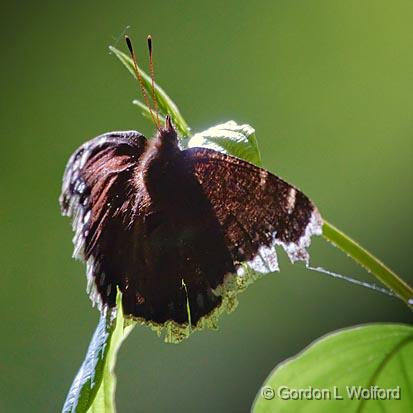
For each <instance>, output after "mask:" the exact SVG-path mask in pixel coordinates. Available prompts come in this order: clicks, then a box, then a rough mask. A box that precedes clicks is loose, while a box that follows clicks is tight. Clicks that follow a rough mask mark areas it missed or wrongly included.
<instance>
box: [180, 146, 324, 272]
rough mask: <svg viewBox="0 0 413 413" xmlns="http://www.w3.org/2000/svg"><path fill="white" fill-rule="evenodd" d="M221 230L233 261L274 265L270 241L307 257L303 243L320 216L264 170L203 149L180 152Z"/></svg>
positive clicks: (264, 268) (295, 256)
mask: <svg viewBox="0 0 413 413" xmlns="http://www.w3.org/2000/svg"><path fill="white" fill-rule="evenodd" d="M184 153H185V157H186V158H187V160H188V162H191V163H192V165H193V169H194V173H195V175H196V177H197V179H198V182H199V183H200V185H201V186H202V188H203V191H204V193H205V196H206V197H207V198H208V200H209V202H210V204H211V206H212V208H213V210H214V212H215V214H216V216H217V218H218V220H219V222H220V224H221V227H222V229H223V231H224V233H225V238H226V241H227V246H228V248H229V250H230V252H231V255H232V257H233V259H234V261H235V263H236V264H240V263H242V262H245V261H247V262H249V264H250V266H251V267H252V268H253V269H254V270H258V271H260V272H269V271H274V270H277V269H278V264H277V257H276V254H275V248H274V247H275V245H277V244H279V245H282V246H283V247H284V249H285V250H286V252H287V253H288V255H289V257H290V259H291V260H292V261H297V260H303V261H308V253H307V251H306V248H307V247H308V246H309V243H310V238H311V236H312V235H313V234H321V225H322V220H321V217H320V215H319V213H318V211H317V209H316V207H315V206H314V204H313V203H312V202H311V201H310V200H309V199H308V198H307V197H306V196H305V195H304V194H303V193H302V192H301V191H299V190H298V189H297V188H295V187H294V186H292V185H290V184H288V183H286V182H285V181H283V180H282V179H280V178H278V177H276V176H274V175H272V174H271V173H269V172H268V171H266V170H264V169H261V168H258V167H256V166H254V165H252V164H250V163H248V162H245V161H243V160H241V159H238V158H235V157H233V156H228V155H225V154H223V153H221V152H217V151H214V150H211V149H206V148H191V149H188V150H185V151H184Z"/></svg>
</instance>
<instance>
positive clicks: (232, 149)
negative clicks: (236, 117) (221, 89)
mask: <svg viewBox="0 0 413 413" xmlns="http://www.w3.org/2000/svg"><path fill="white" fill-rule="evenodd" d="M188 147H189V148H193V147H204V148H210V149H214V150H216V151H219V152H223V153H226V154H229V155H233V156H236V157H238V158H241V159H244V160H246V161H248V162H251V163H253V164H255V165H260V164H261V155H260V151H259V149H258V143H257V139H256V137H255V130H254V129H253V128H252V127H251V126H250V125H246V124H244V125H238V124H237V123H235V122H234V121H232V120H230V121H228V122H226V123H223V124H220V125H216V126H213V127H211V128H209V129H207V130H205V131H203V132H199V133H196V134H195V135H194V136H193V137H192V138H191V139H190V140H189V142H188Z"/></svg>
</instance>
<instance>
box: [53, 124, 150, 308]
mask: <svg viewBox="0 0 413 413" xmlns="http://www.w3.org/2000/svg"><path fill="white" fill-rule="evenodd" d="M145 146H146V139H145V137H144V136H143V135H141V134H140V133H139V132H136V131H127V132H111V133H107V134H104V135H101V136H98V137H96V138H94V139H92V140H90V141H88V142H86V143H85V144H83V145H82V146H81V147H80V148H79V149H78V150H77V151H76V152H75V153H74V154H73V155H72V157H71V158H70V160H69V162H68V164H67V167H66V171H65V174H64V177H63V188H62V195H61V197H60V204H61V208H62V212H63V214H64V215H68V216H71V217H72V218H73V229H74V232H75V236H74V238H73V242H74V246H75V250H74V256H75V257H76V258H81V259H84V260H85V261H87V273H88V288H89V290H90V294H91V297H92V299H93V300H94V301H95V302H97V303H99V304H101V303H102V304H109V305H110V306H113V305H114V304H115V298H116V287H117V285H120V284H121V283H120V277H121V275H122V273H124V269H125V265H127V264H128V261H129V260H128V257H127V252H128V251H129V249H130V245H132V244H131V237H132V234H131V231H130V229H129V227H130V221H131V219H132V213H131V211H132V210H133V203H134V202H135V201H136V195H135V196H134V194H136V191H135V190H134V187H133V173H134V170H135V166H136V165H137V164H138V161H139V159H140V156H141V155H142V153H143V152H144V149H145ZM125 194H126V196H125ZM129 195H130V196H129Z"/></svg>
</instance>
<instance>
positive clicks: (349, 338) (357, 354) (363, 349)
mask: <svg viewBox="0 0 413 413" xmlns="http://www.w3.org/2000/svg"><path fill="white" fill-rule="evenodd" d="M358 386H361V388H365V389H367V391H366V390H364V392H365V394H366V395H367V394H371V395H373V394H374V392H375V390H374V389H376V393H378V390H377V388H379V389H395V390H394V391H393V393H392V395H393V397H395V398H397V397H399V399H393V400H390V396H387V399H388V400H363V399H360V400H358V399H357V397H355V393H356V392H357V391H359V390H360V389H359V388H358ZM374 386H378V387H376V388H375V387H374ZM412 386H413V327H411V326H408V325H402V324H374V325H367V326H361V327H355V328H351V329H347V330H342V331H338V332H336V333H332V334H329V335H327V336H325V337H323V338H321V339H319V340H317V341H316V342H314V343H313V344H311V345H310V346H309V347H308V348H306V349H305V350H304V351H303V352H302V353H300V354H299V355H298V356H296V357H294V358H292V359H290V360H287V361H286V362H284V363H281V364H280V365H279V366H277V367H276V368H275V369H274V371H273V372H272V373H271V374H270V376H269V377H268V378H267V380H266V381H265V383H264V386H263V387H262V389H261V390H260V392H259V393H258V395H257V396H256V399H255V402H254V405H253V408H252V412H253V413H270V412H271V413H272V412H277V413H282V412H285V413H289V412H292V413H295V412H298V411H299V412H303V413H310V412H317V413H323V412H333V411H334V412H346V413H348V412H350V413H351V412H384V413H385V412H389V413H390V412H391V413H395V412H413V387H412ZM335 387H336V392H337V393H336V394H338V395H339V396H341V397H342V398H343V399H342V400H339V399H334V394H335V393H334V388H335ZM293 389H305V390H308V389H309V390H308V392H307V393H306V395H307V396H308V395H311V394H312V395H313V397H314V396H316V394H318V395H320V392H319V391H318V390H320V389H326V391H325V394H327V395H328V394H330V395H331V397H332V399H331V400H328V399H324V400H315V399H312V400H308V398H307V399H305V398H303V397H301V400H283V399H282V397H281V396H284V397H287V395H288V394H290V395H292V394H293V393H292V391H293ZM352 391H353V399H351V395H352V394H351V392H352ZM383 391H385V390H383ZM380 392H382V390H380ZM324 398H325V397H324Z"/></svg>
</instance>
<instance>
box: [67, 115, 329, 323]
mask: <svg viewBox="0 0 413 413" xmlns="http://www.w3.org/2000/svg"><path fill="white" fill-rule="evenodd" d="M60 203H61V208H62V212H63V214H64V215H68V216H71V217H72V218H73V228H74V231H75V236H74V245H75V251H74V256H75V257H78V258H81V259H83V260H85V261H86V262H87V277H88V283H89V288H90V293H91V297H92V300H93V301H94V302H97V303H98V304H99V305H100V307H101V308H108V307H109V308H111V307H114V306H115V300H116V294H117V289H119V290H120V291H121V292H122V304H123V310H124V312H125V314H127V315H130V316H132V317H135V318H138V319H141V320H146V321H150V322H153V323H157V324H164V323H165V322H167V321H173V322H175V323H177V324H179V325H187V324H188V323H189V322H190V323H191V324H192V325H193V326H197V325H198V324H199V322H200V320H201V319H203V318H204V317H206V316H208V315H210V314H211V313H212V312H213V311H214V310H215V309H217V308H218V307H220V305H221V303H222V293H221V288H220V287H222V286H223V285H224V284H225V282H226V280H227V277H228V276H229V275H230V274H236V275H235V276H238V277H242V276H243V275H242V273H243V269H244V268H245V265H247V266H249V267H250V268H252V269H253V270H255V271H258V272H271V271H275V270H278V264H277V257H276V253H275V245H281V246H282V247H283V248H284V249H285V251H286V252H287V253H288V255H289V257H290V259H291V260H292V261H296V260H302V261H308V253H307V251H306V248H307V247H308V246H309V244H310V238H311V236H312V235H313V234H320V233H321V225H322V219H321V217H320V215H319V213H318V211H317V209H316V207H315V206H314V204H313V203H312V202H311V201H310V200H309V199H308V198H307V197H306V196H305V195H304V194H303V193H302V192H300V191H299V190H298V189H297V188H295V187H293V186H291V185H289V184H288V183H286V182H284V181H283V180H281V179H280V178H278V177H276V176H274V175H272V174H271V173H269V172H267V171H266V170H264V169H261V168H258V167H256V166H254V165H252V164H250V163H248V162H246V161H243V160H240V159H238V158H235V157H233V156H229V155H225V154H223V153H221V152H218V151H214V150H212V149H206V148H191V149H185V150H181V149H180V146H179V143H178V138H177V133H176V131H175V129H174V126H173V125H172V122H171V119H170V118H169V117H168V116H167V117H166V122H165V125H164V126H163V127H160V126H158V131H157V133H156V136H155V137H154V138H153V139H151V140H147V139H146V138H145V137H144V136H143V135H142V134H140V133H139V132H136V131H127V132H111V133H107V134H104V135H101V136H98V137H96V138H94V139H92V140H90V141H88V142H86V143H85V144H83V145H82V146H81V147H80V148H79V149H78V150H77V151H76V152H75V153H74V154H73V155H72V157H71V158H70V160H69V162H68V164H67V167H66V171H65V174H64V178H63V189H62V194H61V197H60ZM188 308H189V309H190V310H189V312H190V313H188Z"/></svg>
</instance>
